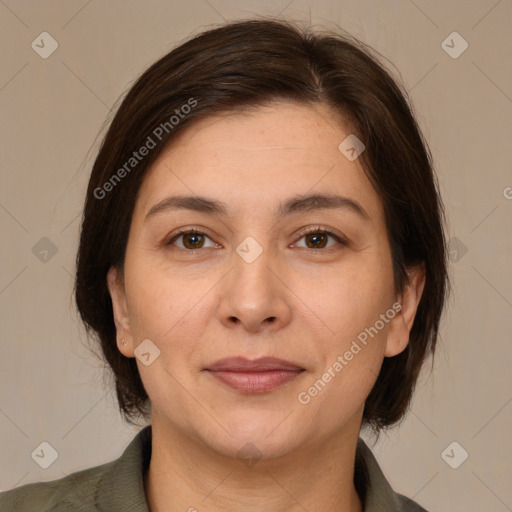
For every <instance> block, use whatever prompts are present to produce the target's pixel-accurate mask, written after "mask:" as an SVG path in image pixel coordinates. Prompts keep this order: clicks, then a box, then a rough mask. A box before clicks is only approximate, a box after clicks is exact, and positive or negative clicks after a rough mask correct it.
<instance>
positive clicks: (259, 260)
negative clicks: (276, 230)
mask: <svg viewBox="0 0 512 512" xmlns="http://www.w3.org/2000/svg"><path fill="white" fill-rule="evenodd" d="M273 254H274V253H273V251H272V250H271V249H270V248H269V247H268V244H265V245H263V244H260V243H259V242H258V241H256V240H255V238H252V237H247V238H246V239H244V240H243V241H242V242H241V243H240V244H239V245H238V246H237V247H236V253H235V254H234V257H233V270H232V272H231V273H230V274H231V276H230V279H229V281H228V284H227V286H228V289H226V290H225V294H224V296H223V297H222V302H221V314H222V317H223V320H224V321H229V322H230V323H232V322H233V321H235V322H236V321H238V322H240V323H242V324H243V325H245V327H246V328H247V329H249V330H259V329H261V328H263V326H264V325H265V324H267V323H272V324H273V325H278V324H282V323H283V322H287V321H288V319H289V316H290V312H289V307H288V304H287V300H286V296H285V293H286V292H285V287H284V286H283V284H282V282H281V281H280V280H279V279H278V277H277V276H276V275H275V274H276V267H278V261H277V258H274V257H273Z"/></svg>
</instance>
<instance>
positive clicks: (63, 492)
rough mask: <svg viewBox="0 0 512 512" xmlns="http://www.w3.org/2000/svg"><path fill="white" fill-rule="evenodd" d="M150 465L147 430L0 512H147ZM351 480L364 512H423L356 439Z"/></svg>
mask: <svg viewBox="0 0 512 512" xmlns="http://www.w3.org/2000/svg"><path fill="white" fill-rule="evenodd" d="M150 459H151V425H148V426H146V427H144V428H143V429H142V430H141V431H140V432H139V433H138V434H137V435H136V436H135V438H134V439H133V440H132V441H131V442H130V444H129V445H128V446H127V448H126V449H125V450H124V452H123V454H122V455H121V456H120V457H119V458H118V459H116V460H114V461H112V462H108V463H106V464H102V465H100V466H95V467H92V468H89V469H84V470H81V471H77V472H75V473H72V474H70V475H68V476H66V477H64V478H60V479H58V480H52V481H50V482H38V483H32V484H25V485H23V486H21V487H17V488H15V489H11V490H10V491H6V492H3V493H0V512H75V511H80V512H93V511H94V512H98V511H102V512H149V509H148V505H147V502H146V497H145V493H144V472H145V471H146V469H147V468H148V466H149V461H150ZM356 460H357V461H358V462H356V475H357V473H358V472H359V473H361V472H363V473H364V475H366V477H365V478H363V479H364V480H365V481H366V482H367V483H366V484H365V485H364V488H366V498H365V506H364V511H365V512H427V511H426V510H425V509H424V508H422V507H420V506H419V505H418V504H417V503H415V502H414V501H412V500H410V499H408V498H406V497H404V496H402V495H401V494H397V493H395V492H394V491H393V489H392V488H391V486H390V485H389V483H388V482H387V480H386V478H385V477H384V475H383V473H382V470H381V469H380V467H379V465H378V463H377V461H376V459H375V457H374V456H373V454H372V452H371V451H370V449H369V448H368V447H367V446H366V444H365V443H364V441H363V440H362V439H361V438H360V439H359V441H358V446H357V456H356Z"/></svg>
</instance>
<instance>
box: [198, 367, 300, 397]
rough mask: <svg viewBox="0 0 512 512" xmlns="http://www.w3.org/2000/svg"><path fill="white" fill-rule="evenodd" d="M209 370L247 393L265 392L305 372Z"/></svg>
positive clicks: (229, 384) (231, 385) (233, 386)
mask: <svg viewBox="0 0 512 512" xmlns="http://www.w3.org/2000/svg"><path fill="white" fill-rule="evenodd" d="M208 371H209V373H211V374H212V375H213V376H214V377H215V378H217V379H219V380H220V381H222V382H224V383H225V384H227V385H228V386H230V387H232V388H234V389H236V390H238V391H244V392H246V393H265V392H266V391H270V390H271V389H274V388H277V387H278V386H281V385H282V384H285V383H286V382H289V381H291V380H292V379H294V378H295V377H297V376H298V375H300V374H301V373H302V372H303V370H297V371H290V370H269V371H264V372H231V371H211V370H208Z"/></svg>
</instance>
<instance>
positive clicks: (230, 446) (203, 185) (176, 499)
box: [107, 102, 425, 512]
mask: <svg viewBox="0 0 512 512" xmlns="http://www.w3.org/2000/svg"><path fill="white" fill-rule="evenodd" d="M350 133H351V132H350V129H349V128H348V127H344V126H342V125H341V123H340V122H338V121H337V120H336V119H335V118H334V117H332V114H331V113H330V112H329V111H328V110H327V108H326V107H325V106H323V105H315V106H314V107H308V106H304V105H297V104H293V103H284V102H280V103H273V104H271V105H269V106H267V107H265V108H259V109H257V110H255V109H253V110H251V111H247V112H237V113H235V114H229V115H222V116H215V117H210V118H208V119H204V120H201V121H199V122H197V123H196V124H194V125H193V126H192V127H191V128H189V129H187V130H186V131H184V132H182V133H181V134H180V135H179V136H178V137H177V138H176V139H174V141H173V144H172V145H171V146H169V147H168V148H166V150H165V151H164V152H163V153H162V154H161V155H160V156H159V158H158V159H157V161H156V162H155V163H154V164H153V166H152V167H151V169H150V170H149V172H148V174H147V175H146V177H145V179H144V182H143V184H142V186H141V190H140V194H139V196H138V199H137V202H136V205H135V210H134V215H133V219H132V223H131V227H130V233H129V239H128V244H127V250H126V259H125V268H124V274H123V275H122V276H121V275H120V274H119V273H118V272H117V270H116V269H115V268H114V267H112V268H111V269H110V270H109V272H108V278H107V282H108V287H109V290H110V294H111V297H112V302H113V308H114V317H115V322H116V327H117V336H118V348H119V350H120V351H121V352H122V353H123V354H124V355H125V356H126V357H135V353H134V350H135V349H136V348H137V346H138V345H139V344H140V343H141V342H142V341H143V340H145V339H149V340H151V342H152V343H153V344H154V345H155V346H157V347H158V349H159V350H160V355H159V357H158V358H156V359H155V360H154V361H153V362H152V363H151V364H150V365H148V366H146V365H144V364H142V362H141V361H140V360H139V358H137V365H138V368H139V372H140V375H141V378H142V381H143V383H144V386H145V389H146V390H147V393H148V395H149V397H150V399H151V403H152V415H151V422H152V430H153V448H152V457H151V462H150V467H149V470H148V472H147V474H146V475H145V489H146V495H147V499H148V505H149V508H150V510H151V512H163V511H166V512H174V511H186V510H190V511H191V512H192V511H193V510H194V509H197V510H198V511H199V512H201V511H206V510H207V511H211V512H215V511H221V510H222V511H226V510H227V511H235V510H244V511H261V510H265V511H270V512H278V511H279V512H284V511H292V512H295V511H301V512H302V511H304V510H308V511H309V512H318V511H322V512H334V511H336V512H339V511H346V512H360V511H361V510H362V506H361V501H360V499H359V497H358V495H357V493H356V491H355V488H354V484H353V476H354V457H355V449H356V443H357V439H358V437H359V433H360V428H361V421H362V413H363V407H364V403H365V400H366V398H367V396H368V394H369V393H370V391H371V389H372V386H373V384H374V382H375V380H376V378H377V375H378V373H379V369H380V366H381V364H382V361H383V358H384V357H393V356H395V355H397V354H398V353H400V352H401V351H403V350H404V349H405V347H406V345H407V342H408V340H409V333H410V330H411V327H412V324H413V321H414V316H415V314H416V310H417V306H418V303H419V300H420V298H421V293H422V291H423V287H424V280H425V274H424V268H423V267H417V268H415V269H411V271H410V284H409V285H408V286H407V287H406V289H405V291H404V293H403V295H402V296H397V295H395V293H394V287H393V273H392V260H391V252H390V247H389V241H388V238H387V233H386V229H385V221H384V211H383V206H382V202H381V200H380V197H379V196H378V195H377V193H376V192H375V191H374V189H373V187H372V185H371V183H370V182H369V180H368V178H367V177H366V175H365V173H364V171H363V169H362V167H361V165H360V163H359V160H358V159H356V160H355V161H352V162H351V161H349V160H348V159H347V158H346V157H345V156H344V155H343V154H342V153H341V152H340V150H339V149H338V145H339V144H340V142H341V141H343V140H344V139H345V137H347V135H349V134H350ZM313 192H315V193H337V194H340V195H344V196H347V197H349V198H351V199H353V200H356V201H357V202H359V203H360V205H361V206H362V207H363V208H364V209H365V210H366V211H367V212H368V214H369V217H370V219H369V220H368V221H365V220H363V219H362V218H360V217H358V216H357V215H355V214H354V213H353V212H351V211H350V210H347V209H339V210H315V211H309V212H306V213H296V214H292V215H290V216H288V217H285V218H283V219H276V218H275V217H274V216H273V209H274V206H275V204H276V203H279V202H281V201H283V200H285V199H287V198H289V197H291V196H294V195H303V194H307V193H313ZM176 194H187V195H189V194H192V195H200V196H207V197H209V198H212V199H216V200H220V201H223V202H225V203H227V206H228V216H227V217H217V216H212V215H210V214H207V213H199V212H194V211H187V210H183V211H167V212H165V213H160V214H158V215H154V216H152V217H150V218H149V219H148V220H147V221H146V222H145V221H144V217H145V215H146V214H147V212H148V211H149V209H150V208H151V207H152V206H153V205H155V204H156V203H158V202H159V201H161V200H162V199H164V198H166V197H168V196H171V195H176ZM316 226H321V227H324V228H328V229H330V230H332V231H333V232H334V233H335V235H338V236H340V237H343V238H345V239H346V240H347V242H348V244H347V245H342V244H340V243H339V242H338V241H337V240H336V239H335V238H332V237H331V236H330V235H329V236H325V235H324V237H322V235H320V240H319V242H318V241H316V244H319V245H320V246H321V248H318V247H316V245H315V240H314V238H315V237H314V235H308V236H304V234H303V233H301V230H302V229H303V228H307V227H316ZM194 227H195V228H196V229H198V230H200V231H201V232H203V233H205V235H206V236H203V237H201V236H200V237H199V239H194V237H193V235H192V238H191V237H190V236H188V238H187V236H181V237H179V238H177V239H174V241H173V244H171V245H167V246H166V245H165V243H166V242H167V241H168V240H171V239H172V238H173V236H174V234H176V233H177V231H178V230H179V229H180V228H194ZM316 233H318V232H316ZM247 236H251V237H253V238H254V239H255V240H256V241H257V242H258V244H259V245H260V246H261V248H262V253H261V254H260V255H259V256H258V257H257V258H256V259H255V261H253V262H252V263H248V262H247V261H245V260H244V259H243V258H242V257H240V256H239V255H238V253H237V252H236V248H237V247H238V246H239V245H240V244H241V242H242V241H243V240H244V239H245V238H246V237H247ZM312 238H313V241H312ZM317 240H318V239H317ZM194 246H195V247H199V249H197V250H196V251H195V255H192V250H191V249H190V247H194ZM187 251H188V252H187ZM122 278H124V281H123V279H122ZM396 301H398V302H399V303H400V304H402V310H401V311H400V313H398V314H397V315H396V316H395V317H394V318H393V319H392V320H390V321H389V323H386V324H385V326H384V328H383V329H381V330H380V331H379V333H378V335H376V336H375V337H374V338H371V339H370V341H369V343H368V344H367V346H365V347H364V349H362V350H361V352H359V353H358V354H357V355H355V356H354V358H353V359H352V360H351V361H350V362H349V363H348V364H347V365H346V366H345V367H344V368H343V370H342V371H341V372H340V374H339V375H337V376H336V377H334V378H332V380H331V381H330V382H329V383H327V384H326V386H325V388H324V389H323V390H322V391H321V392H320V393H318V394H317V395H316V396H314V397H313V398H311V401H310V402H309V403H308V404H307V405H304V404H301V403H299V401H298V399H297V396H298V394H299V393H300V392H301V391H307V390H308V388H309V387H311V386H312V385H313V384H314V383H315V382H316V381H317V380H318V379H319V378H320V377H321V376H322V374H324V373H325V372H326V370H327V368H329V367H330V366H332V364H333V363H334V362H335V361H336V360H337V358H338V356H339V355H343V354H344V353H345V352H346V351H347V350H348V349H349V348H350V345H351V343H352V341H353V340H355V339H356V338H357V335H358V334H359V333H360V332H361V331H363V330H364V329H365V328H368V327H370V326H373V325H374V324H375V322H376V320H378V319H379V315H380V314H383V313H385V312H386V311H387V310H388V309H390V308H391V306H392V304H393V303H395V302H396ZM272 319H273V320H272ZM121 338H123V339H125V340H126V344H125V345H123V344H121V342H120V340H121ZM237 355H241V356H245V357H247V358H249V359H255V358H258V357H262V356H273V357H279V358H282V359H285V360H288V361H292V362H294V363H296V364H298V365H299V366H301V367H302V368H304V369H305V371H303V372H302V373H301V374H300V375H299V376H298V377H296V378H295V379H293V380H292V381H290V382H288V383H286V384H284V385H282V386H280V387H278V388H275V389H273V390H271V391H268V392H266V393H260V394H246V393H242V392H239V391H236V390H233V389H232V388H229V387H227V386H226V385H225V384H223V383H221V382H219V381H218V380H217V379H215V378H214V377H212V376H211V374H209V373H208V372H206V371H204V369H205V368H207V367H208V365H210V364H212V363H213V362H215V361H217V360H218V359H220V358H223V357H228V356H237ZM248 442H250V443H252V444H253V445H254V446H255V447H256V448H257V450H258V452H259V455H260V456H261V458H260V459H259V460H258V461H257V462H256V463H255V464H252V466H251V467H249V465H247V464H245V463H244V462H243V461H242V460H241V459H240V457H239V456H237V454H239V451H240V450H241V449H242V447H244V446H245V445H246V443H248ZM192 507H194V508H192Z"/></svg>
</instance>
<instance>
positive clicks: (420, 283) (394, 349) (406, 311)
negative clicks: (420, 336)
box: [384, 263, 426, 357]
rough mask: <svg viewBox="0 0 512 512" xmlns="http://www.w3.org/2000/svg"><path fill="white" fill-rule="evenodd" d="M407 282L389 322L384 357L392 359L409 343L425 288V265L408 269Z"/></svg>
mask: <svg viewBox="0 0 512 512" xmlns="http://www.w3.org/2000/svg"><path fill="white" fill-rule="evenodd" d="M407 274H408V276H409V281H408V283H406V285H405V287H404V291H403V293H402V296H401V297H399V299H398V302H399V303H400V304H401V309H400V311H399V312H398V313H397V314H396V315H395V317H394V318H393V319H392V320H391V322H390V326H389V331H388V338H387V341H386V348H385V350H384V357H393V356H396V355H398V354H400V353H401V352H403V351H404V350H405V348H406V347H407V344H408V343H409V337H410V334H411V329H412V326H413V324H414V318H415V317H416V312H417V310H418V305H419V303H420V300H421V297H422V295H423V289H424V288H425V277H426V273H425V263H421V264H420V265H418V266H415V267H412V268H410V269H408V271H407Z"/></svg>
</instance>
